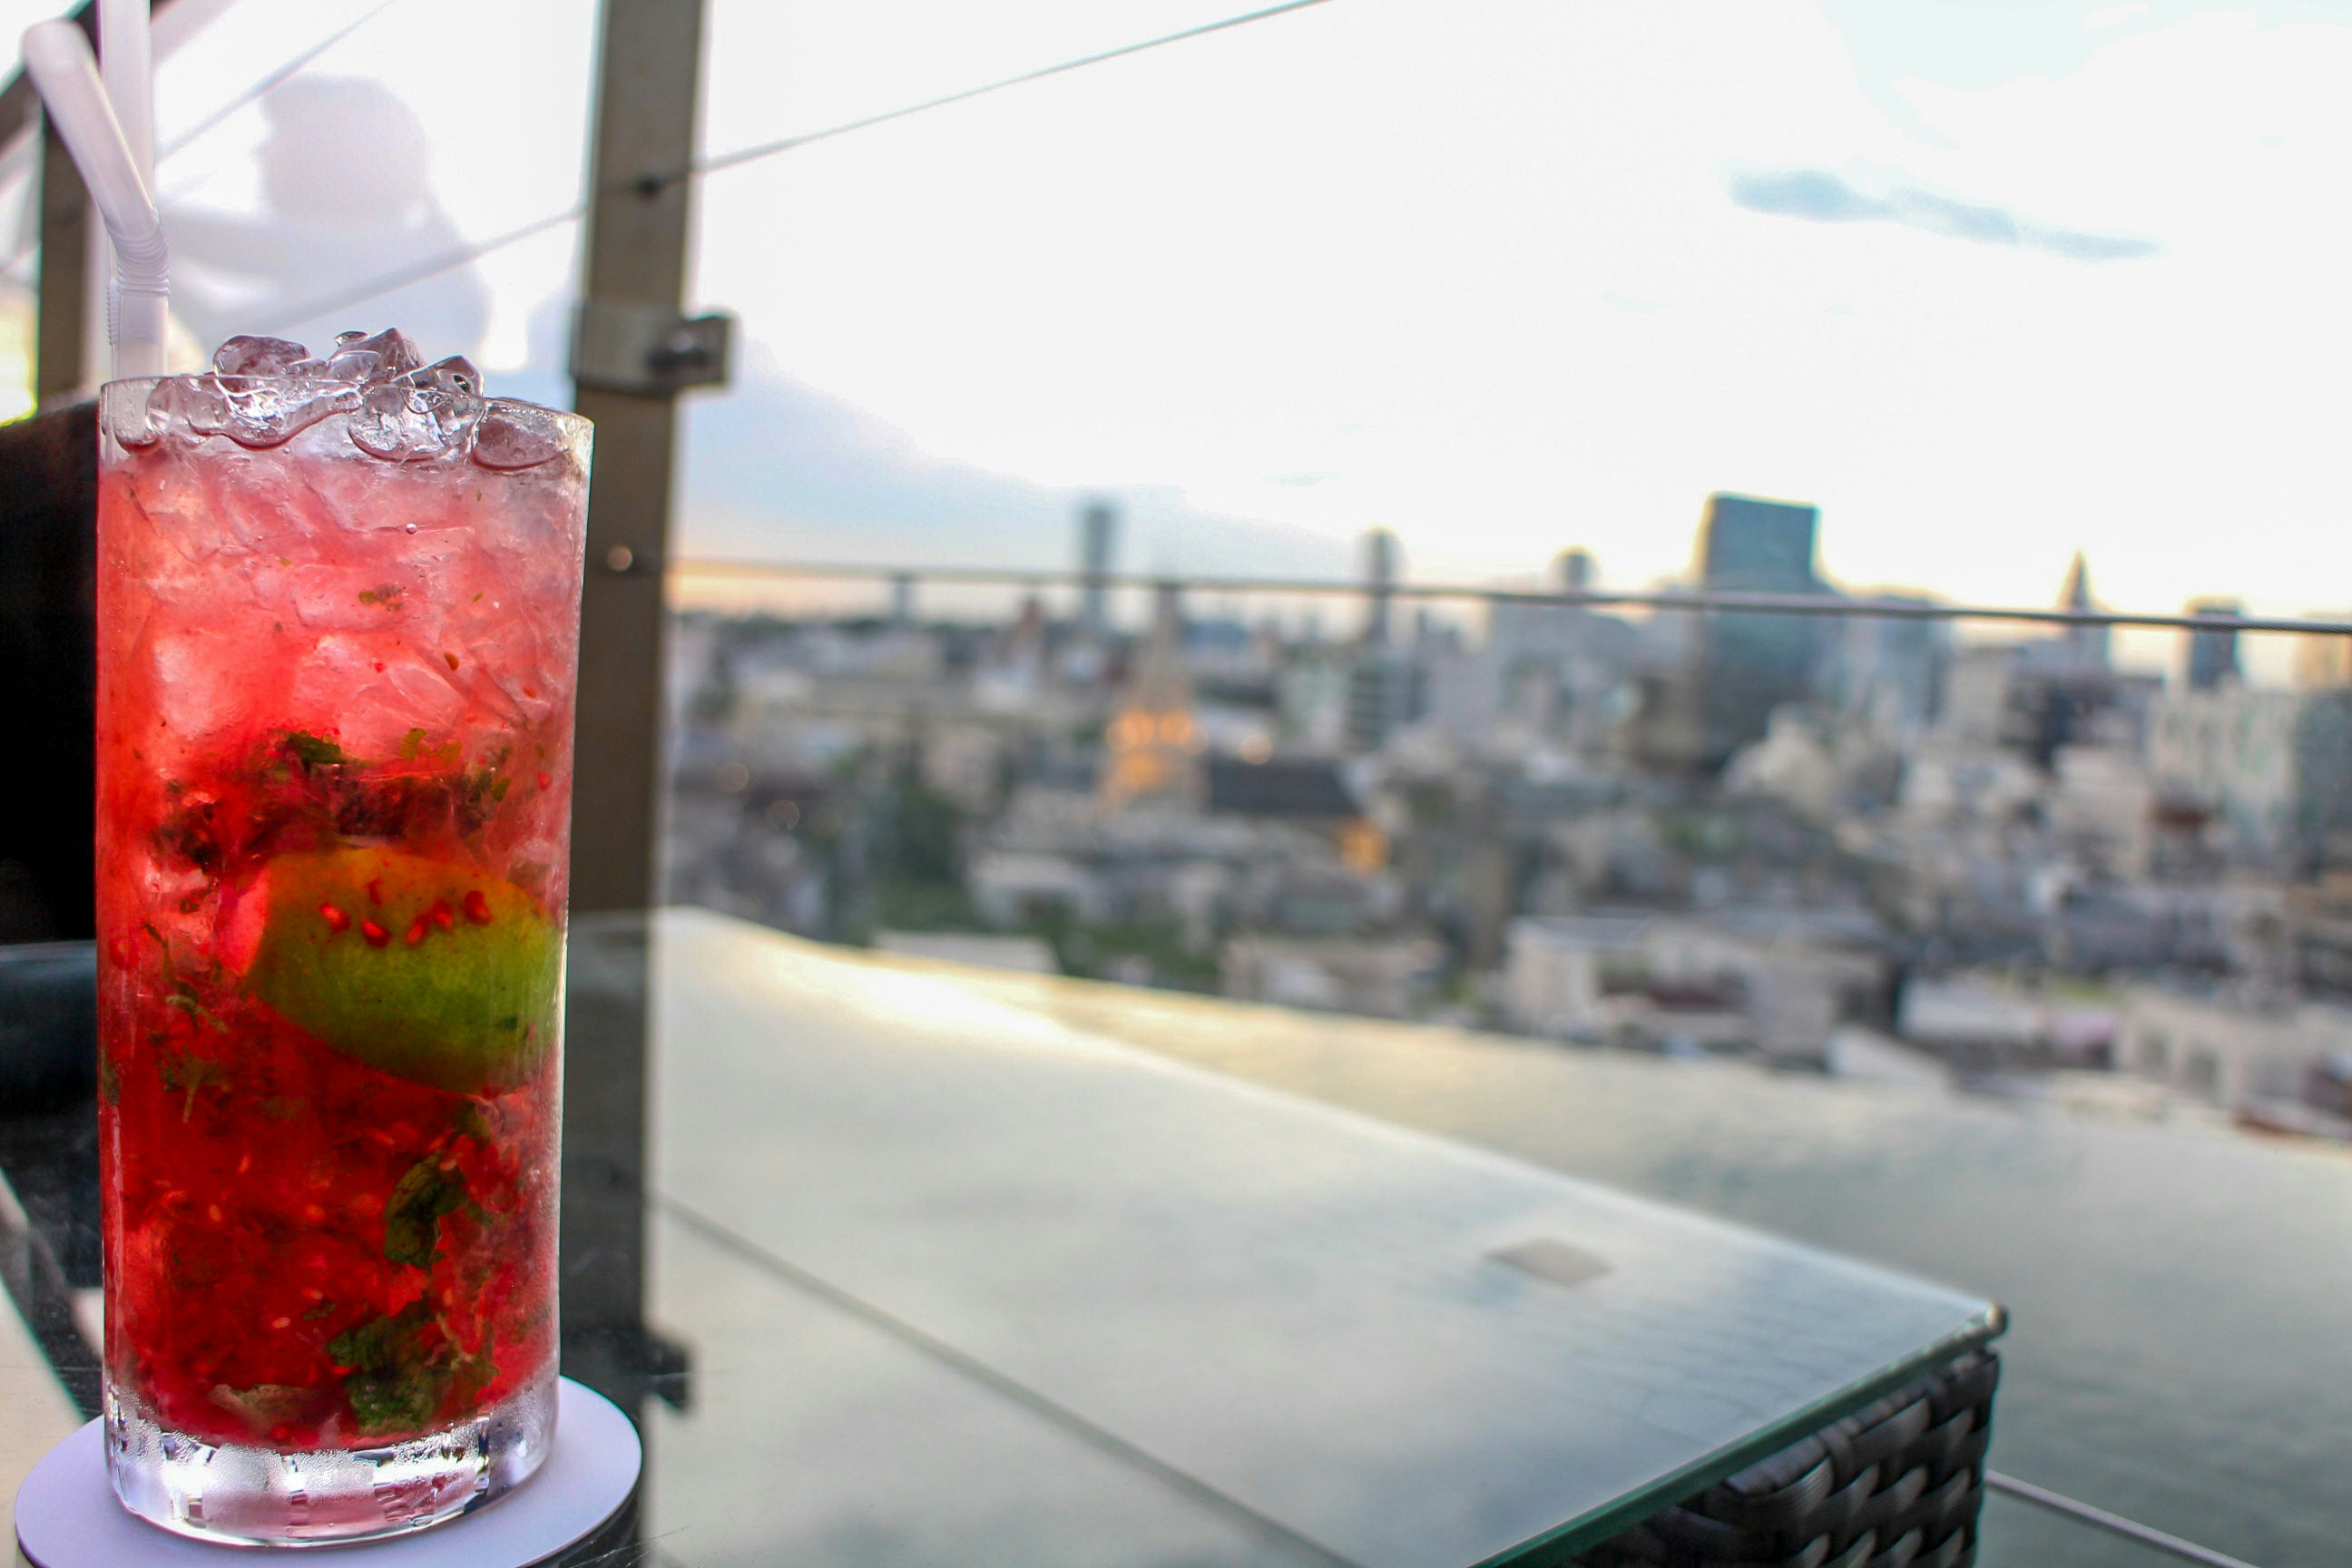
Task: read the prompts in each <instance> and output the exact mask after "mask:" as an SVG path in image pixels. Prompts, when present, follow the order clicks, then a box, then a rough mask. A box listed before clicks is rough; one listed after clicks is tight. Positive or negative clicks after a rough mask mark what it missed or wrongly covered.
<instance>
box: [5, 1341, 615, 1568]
mask: <svg viewBox="0 0 2352 1568" xmlns="http://www.w3.org/2000/svg"><path fill="white" fill-rule="evenodd" d="M103 1427H104V1423H102V1422H98V1421H93V1422H91V1423H90V1424H89V1426H84V1427H83V1428H81V1430H79V1431H78V1432H76V1433H75V1434H74V1435H73V1436H70V1437H68V1438H67V1439H66V1440H65V1441H64V1442H62V1443H60V1444H58V1446H57V1447H54V1448H52V1449H50V1450H49V1451H48V1453H47V1454H46V1455H44V1456H43V1457H42V1458H41V1462H40V1463H39V1464H37V1465H35V1466H34V1467H33V1471H32V1474H30V1475H28V1476H26V1478H25V1484H24V1485H23V1486H21V1487H19V1488H18V1489H16V1543H17V1545H18V1546H19V1547H20V1548H21V1549H22V1550H23V1552H24V1553H25V1557H26V1561H28V1562H29V1563H32V1565H33V1568H236V1565H237V1564H239V1563H243V1564H244V1565H245V1568H251V1564H252V1563H253V1560H254V1557H255V1554H256V1553H265V1554H266V1553H267V1552H272V1551H278V1552H286V1551H293V1552H299V1553H300V1554H301V1555H302V1556H304V1557H313V1556H317V1557H321V1558H328V1559H331V1560H332V1563H333V1564H334V1568H526V1565H527V1564H530V1563H543V1562H545V1561H546V1560H547V1559H548V1558H550V1557H552V1556H554V1555H555V1554H556V1553H557V1552H561V1551H562V1550H563V1549H564V1548H565V1547H567V1546H570V1545H572V1543H573V1542H578V1541H582V1540H584V1539H586V1537H587V1536H588V1535H589V1534H590V1533H591V1532H593V1531H594V1530H595V1529H596V1527H597V1526H599V1525H601V1524H603V1523H604V1521H606V1520H608V1519H610V1518H612V1517H613V1515H614V1514H615V1513H617V1512H619V1511H620V1509H621V1505H622V1504H624V1503H625V1502H627V1501H628V1500H629V1493H630V1492H631V1491H633V1490H635V1488H636V1484H637V1472H638V1470H639V1469H640V1468H641V1467H642V1466H643V1465H644V1463H645V1449H644V1447H642V1446H641V1445H640V1444H639V1443H638V1441H637V1433H636V1428H635V1427H633V1426H630V1425H629V1418H628V1417H627V1416H625V1415H622V1414H621V1411H620V1407H619V1406H618V1405H614V1403H613V1402H612V1401H611V1400H609V1399H607V1398H605V1397H604V1395H603V1394H598V1393H597V1392H596V1391H595V1390H593V1389H592V1388H589V1387H586V1386H584V1385H583V1384H577V1383H574V1382H572V1380H571V1379H570V1378H568V1377H567V1378H564V1379H562V1381H561V1383H560V1384H559V1385H558V1392H557V1394H556V1415H555V1443H554V1445H553V1447H551V1448H550V1449H549V1451H548V1456H547V1462H546V1463H544V1464H542V1465H541V1466H540V1468H539V1473H538V1474H537V1475H534V1476H533V1477H531V1478H530V1479H529V1480H527V1481H525V1482H524V1483H523V1484H522V1485H520V1486H519V1487H517V1488H516V1489H514V1490H512V1491H510V1492H509V1493H508V1494H507V1495H506V1496H504V1497H502V1498H500V1499H499V1500H497V1501H496V1502H493V1503H490V1504H488V1505H486V1506H485V1507H482V1508H480V1509H477V1510H475V1511H474V1512H472V1513H468V1514H465V1515H462V1516H460V1517H459V1518H457V1519H453V1520H450V1521H446V1523H442V1524H436V1525H432V1526H430V1527H428V1528H426V1529H423V1530H419V1531H416V1532H415V1534H414V1535H400V1536H394V1537H392V1538H391V1539H389V1540H385V1541H363V1542H355V1543H352V1544H349V1545H334V1544H328V1543H324V1542H321V1543H320V1544H317V1545H304V1546H300V1547H296V1548H278V1547H256V1546H233V1545H229V1544H227V1543H226V1542H210V1541H196V1540H192V1539H191V1538H189V1537H187V1536H184V1535H173V1533H171V1532H170V1531H166V1530H161V1529H158V1528H157V1527H156V1526H154V1525H152V1524H149V1523H147V1522H146V1521H144V1520H142V1519H139V1518H137V1517H135V1516H134V1515H132V1514H131V1511H130V1510H128V1509H126V1508H124V1507H123V1506H122V1504H121V1502H119V1501H117V1500H115V1496H114V1487H113V1484H112V1483H111V1482H110V1481H109V1480H108V1479H106V1434H105V1431H104V1430H103Z"/></svg>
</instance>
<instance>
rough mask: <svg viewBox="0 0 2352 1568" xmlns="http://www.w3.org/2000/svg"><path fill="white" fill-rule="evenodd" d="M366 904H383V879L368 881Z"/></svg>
mask: <svg viewBox="0 0 2352 1568" xmlns="http://www.w3.org/2000/svg"><path fill="white" fill-rule="evenodd" d="M368 902H369V903H372V904H380V903H382V902H383V878H382V877H371V878H369V879H368Z"/></svg>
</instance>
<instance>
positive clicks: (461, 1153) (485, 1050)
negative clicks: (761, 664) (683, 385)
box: [98, 333, 588, 1542]
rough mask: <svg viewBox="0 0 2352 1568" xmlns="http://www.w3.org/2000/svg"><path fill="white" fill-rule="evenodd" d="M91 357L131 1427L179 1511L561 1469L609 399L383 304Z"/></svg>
mask: <svg viewBox="0 0 2352 1568" xmlns="http://www.w3.org/2000/svg"><path fill="white" fill-rule="evenodd" d="M346 337H347V341H346V342H344V343H343V344H342V345H341V347H340V348H339V349H338V351H336V352H335V353H333V354H332V355H331V356H330V357H329V358H328V359H325V360H318V359H312V358H310V356H309V355H308V354H307V353H305V352H304V351H302V350H301V349H300V348H299V345H294V344H285V343H276V342H269V341H267V340H253V339H239V340H236V341H235V342H232V343H231V344H229V345H228V346H227V347H226V348H224V349H223V350H222V353H221V355H220V357H219V358H218V360H217V361H216V365H217V367H218V368H217V369H216V371H215V374H210V375H207V376H202V377H173V378H167V379H166V380H164V381H162V382H159V383H118V384H114V385H112V386H110V387H109V388H107V389H106V401H105V405H104V410H103V415H104V417H103V421H102V423H103V426H104V434H103V435H102V437H101V443H102V447H103V462H102V465H101V474H100V502H99V544H100V562H101V564H100V582H99V747H98V755H99V811H98V865H99V883H98V888H99V955H100V1033H101V1068H100V1098H101V1105H100V1138H101V1151H102V1159H103V1162H104V1191H105V1202H106V1212H105V1237H106V1258H107V1275H106V1337H107V1348H106V1368H107V1424H108V1435H109V1438H110V1445H109V1452H110V1462H111V1467H112V1471H113V1475H114V1479H115V1486H116V1489H117V1490H118V1492H120V1493H121V1496H122V1499H123V1500H124V1502H125V1503H126V1504H127V1505H128V1506H130V1507H131V1509H132V1510H134V1511H136V1512H138V1513H140V1514H142V1515H143V1516H145V1517H147V1518H150V1519H152V1520H154V1521H156V1522H158V1523H161V1524H163V1525H165V1526H166V1527H167V1528H172V1529H175V1530H179V1531H183V1532H185V1533H189V1534H196V1535H203V1536H207V1537H212V1538H216V1539H222V1538H225V1539H233V1540H241V1541H248V1542H296V1541H331V1540H349V1539H356V1538H362V1537H366V1536H370V1535H379V1534H384V1533H388V1532H391V1531H399V1530H404V1529H409V1528H414V1527H415V1526H417V1525H419V1524H424V1523H429V1522H431V1521H434V1520H436V1519H439V1518H444V1517H447V1516H449V1515H452V1514H454V1513H457V1512H461V1511H463V1510H466V1509H467V1508H469V1507H472V1506H475V1505H476V1504H478V1503H479V1502H481V1501H484V1500H488V1498H489V1497H492V1496H495V1495H497V1494H498V1493H499V1491H501V1490H503V1489H507V1488H509V1487H511V1486H513V1485H515V1484H517V1483H519V1482H520V1480H521V1479H524V1478H525V1477H527V1476H528V1475H529V1474H530V1471H531V1470H532V1469H534V1468H537V1466H538V1464H539V1462H540V1460H541V1458H543V1457H544V1455H545V1452H546V1447H547V1444H548V1441H549V1439H550V1437H551V1433H552V1423H553V1415H554V1379H555V1333H556V1311H555V1308H556V1278H555V1195H556V1175H557V1171H556V1166H557V1135H558V1125H559V1117H560V1069H561V1035H562V973H563V925H564V903H565V889H566V882H567V860H568V849H569V827H570V821H569V814H570V786H571V769H572V684H573V679H574V670H575V664H576V658H577V646H578V629H579V603H580V600H579V595H580V569H581V552H582V546H583V526H584V513H585V503H586V491H587V461H588V430H587V426H586V422H585V421H583V420H580V419H578V418H577V417H576V416H570V415H559V414H554V413H551V412H550V411H547V410H544V409H538V408H534V407H530V406H528V405H517V404H510V403H505V402H501V401H498V400H486V399H484V398H483V397H482V396H481V395H480V391H479V385H478V380H477V379H476V378H475V376H474V373H473V371H472V368H471V367H470V366H468V365H467V364H465V363H464V362H462V361H444V362H442V363H440V364H437V365H432V366H425V365H422V364H420V363H419V362H418V356H417V355H416V354H415V351H414V349H413V348H411V347H410V346H409V344H408V343H407V341H406V340H405V339H404V338H402V337H400V336H399V334H397V333H385V334H381V335H379V336H378V337H376V338H373V339H366V340H358V339H356V336H355V335H354V334H347V335H346Z"/></svg>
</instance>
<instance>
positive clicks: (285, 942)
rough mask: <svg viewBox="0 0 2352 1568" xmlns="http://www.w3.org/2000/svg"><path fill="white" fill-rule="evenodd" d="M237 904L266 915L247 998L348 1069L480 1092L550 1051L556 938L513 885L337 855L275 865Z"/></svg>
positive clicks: (398, 860)
mask: <svg viewBox="0 0 2352 1568" xmlns="http://www.w3.org/2000/svg"><path fill="white" fill-rule="evenodd" d="M238 902H239V905H240V907H241V908H257V909H258V910H259V912H260V913H261V917H262V918H261V921H260V931H259V935H258V939H257V941H256V942H254V945H253V956H252V960H251V962H250V963H249V964H248V965H247V969H246V977H245V984H246V989H247V990H248V991H249V992H251V993H252V994H254V995H256V996H257V997H259V998H260V999H261V1000H262V1001H264V1002H266V1003H268V1005H270V1006H272V1007H274V1008H276V1009H277V1010H278V1012H280V1013H282V1014H284V1015H285V1016H287V1017H289V1018H290V1019H292V1020H293V1021H294V1022H295V1023H297V1024H299V1025H300V1026H302V1027H303V1028H305V1029H308V1030H310V1032H311V1033H312V1034H314V1035H316V1036H318V1037H319V1038H320V1039H321V1040H323V1041H325V1042H326V1043H327V1044H328V1045H329V1046H331V1047H333V1048H334V1049H336V1050H338V1051H340V1052H341V1053H342V1054H343V1055H344V1056H347V1057H350V1058H352V1060H354V1061H361V1062H365V1063H366V1064H367V1065H368V1066H370V1067H373V1068H382V1069H383V1071H385V1072H388V1073H391V1074H393V1075H394V1076H395V1077H398V1078H404V1079H410V1080H412V1081H414V1082H416V1083H424V1084H431V1085H433V1086H434V1087H435V1088H437V1089H449V1090H451V1091H453V1092H455V1093H458V1094H478V1093H481V1092H483V1091H485V1090H489V1089H508V1088H511V1087H512V1086H514V1085H515V1084H518V1083H520V1082H522V1081H523V1080H524V1079H527V1078H529V1077H530V1075H531V1073H532V1072H533V1071H534V1070H535V1069H536V1068H538V1066H539V1064H540V1063H541V1061H542V1060H543V1059H544V1058H545V1057H546V1055H547V1051H548V1047H550V1046H551V1044H553V1039H552V1037H553V1034H554V1029H555V999H556V992H557V988H558V987H559V986H560V985H561V984H562V977H563V943H562V938H561V936H560V935H559V934H558V932H557V931H556V929H555V926H554V924H553V922H551V921H549V920H548V918H547V917H546V916H545V915H544V914H542V913H541V912H540V908H539V904H538V902H537V900H534V899H532V898H531V896H530V894H529V893H526V892H524V891H523V890H522V889H520V888H518V887H516V886H515V885H514V884H513V883H511V882H507V881H501V880H500V879H498V878H495V877H486V876H481V875H478V874H469V873H468V872H467V868H464V867H462V866H457V865H452V864H450V863H449V862H447V861H443V860H428V859H425V858H423V857H421V856H416V855H411V854H408V853H406V852H404V851H403V850H398V849H383V848H361V849H334V850H328V851H326V852H324V853H320V854H311V855H281V856H279V857H278V858H276V859H274V860H272V861H271V862H270V863H269V866H268V869H267V870H265V871H264V872H263V874H262V879H261V881H260V882H259V883H258V884H257V886H255V887H254V888H252V889H249V890H248V891H247V894H246V895H245V898H244V899H241V900H238Z"/></svg>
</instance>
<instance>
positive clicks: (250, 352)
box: [213, 337, 310, 376]
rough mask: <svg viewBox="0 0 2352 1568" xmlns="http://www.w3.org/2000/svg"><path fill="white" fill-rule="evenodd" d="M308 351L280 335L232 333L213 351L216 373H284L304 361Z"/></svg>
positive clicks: (307, 356)
mask: <svg viewBox="0 0 2352 1568" xmlns="http://www.w3.org/2000/svg"><path fill="white" fill-rule="evenodd" d="M309 359H310V350H309V349H307V348H305V347H304V346H303V345H302V344H300V343H296V342H288V341H287V340H286V339H284V338H256V337H235V338H231V339H229V341H228V342H225V343H223V344H221V346H220V347H219V348H217V349H215V350H214V351H213V371H214V373H215V374H219V375H225V376H226V375H239V376H244V375H285V374H289V373H290V372H291V371H292V370H293V368H294V367H295V366H296V365H298V364H300V363H304V362H305V361H308V360H309Z"/></svg>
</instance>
